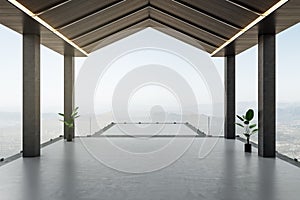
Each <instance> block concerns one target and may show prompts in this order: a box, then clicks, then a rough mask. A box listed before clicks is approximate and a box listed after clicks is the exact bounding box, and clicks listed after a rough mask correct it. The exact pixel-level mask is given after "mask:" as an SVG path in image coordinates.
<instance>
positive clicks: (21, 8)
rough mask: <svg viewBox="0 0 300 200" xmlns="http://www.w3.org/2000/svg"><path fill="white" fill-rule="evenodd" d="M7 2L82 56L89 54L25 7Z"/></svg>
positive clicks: (13, 0)
mask: <svg viewBox="0 0 300 200" xmlns="http://www.w3.org/2000/svg"><path fill="white" fill-rule="evenodd" d="M8 2H10V3H11V4H13V5H14V6H16V7H17V8H19V9H20V10H21V11H23V12H24V13H26V14H27V15H29V16H30V17H32V18H33V19H34V20H36V21H37V22H38V23H40V24H41V25H43V26H44V27H46V28H47V29H48V30H50V31H51V32H53V33H54V34H55V35H57V36H58V37H60V38H61V39H63V40H64V41H65V42H67V43H69V44H70V45H71V46H73V47H74V48H76V49H77V50H78V51H80V52H81V53H83V54H84V55H86V56H88V55H89V54H88V53H87V52H86V51H85V50H83V49H82V48H80V47H79V46H78V45H77V44H75V43H74V42H73V41H71V40H70V39H68V38H67V37H66V36H64V35H63V34H61V33H60V32H58V31H57V30H56V29H55V28H53V27H52V26H51V25H50V24H48V23H47V22H45V21H44V20H43V19H41V18H40V17H38V16H37V15H36V14H34V13H33V12H31V11H30V10H29V9H28V8H26V7H25V6H23V5H22V4H21V3H19V2H18V1H16V0H8Z"/></svg>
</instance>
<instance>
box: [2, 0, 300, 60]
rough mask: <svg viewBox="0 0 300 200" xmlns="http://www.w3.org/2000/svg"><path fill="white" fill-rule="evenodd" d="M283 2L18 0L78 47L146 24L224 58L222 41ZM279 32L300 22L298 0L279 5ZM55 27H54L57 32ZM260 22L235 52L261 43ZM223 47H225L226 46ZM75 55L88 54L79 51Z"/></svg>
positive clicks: (59, 43)
mask: <svg viewBox="0 0 300 200" xmlns="http://www.w3.org/2000/svg"><path fill="white" fill-rule="evenodd" d="M278 2H280V0H263V1H257V0H19V1H17V3H20V4H21V5H23V6H24V7H25V8H27V9H28V10H29V11H30V12H31V13H33V14H34V15H35V16H37V17H39V18H40V19H42V20H43V21H44V22H46V23H47V24H48V25H50V26H51V27H52V28H53V30H55V31H57V32H59V33H60V34H62V35H63V36H65V38H67V39H68V40H69V41H71V42H73V43H74V44H76V45H77V46H78V47H79V48H80V49H82V50H84V51H85V52H87V53H91V52H93V51H95V50H97V49H99V48H101V47H103V46H105V45H108V44H110V43H112V42H115V41H117V40H119V39H122V38H124V37H127V36H128V35H130V34H133V33H135V32H137V31H140V30H142V29H144V28H147V27H152V28H155V29H157V30H159V31H162V32H164V33H166V34H168V35H171V36H172V37H175V38H177V39H179V40H181V41H184V42H186V43H189V44H191V45H193V46H196V47H198V48H204V49H205V50H206V51H207V52H208V53H210V54H211V55H212V56H224V54H225V48H223V47H225V46H224V44H227V43H228V44H229V42H228V41H230V39H232V37H234V36H235V35H236V34H238V33H239V32H241V31H242V30H243V29H244V28H245V27H246V26H248V25H249V24H250V23H251V22H253V21H254V20H256V19H257V18H258V17H260V16H262V15H263V14H264V13H265V12H266V11H268V10H269V9H270V8H272V6H274V5H276V4H277V3H278ZM11 3H13V2H9V1H6V0H0V23H2V24H4V25H5V26H8V27H10V28H11V29H13V30H15V31H17V32H19V33H22V31H23V17H24V15H25V14H24V13H23V12H22V11H21V10H20V9H18V8H16V7H15V6H14V5H13V4H11ZM272 16H273V17H275V18H276V19H275V23H276V24H275V26H276V33H278V32H281V31H282V30H285V29H286V28H288V27H290V26H292V25H294V24H296V23H298V22H299V21H300V1H299V0H290V1H288V2H287V3H285V4H284V5H283V6H281V7H280V8H278V9H277V10H276V11H275V12H274V13H272ZM53 30H52V31H53ZM52 31H50V30H49V29H48V28H45V27H44V26H41V42H42V44H43V45H45V46H47V47H49V48H51V49H53V50H54V51H56V52H58V53H61V54H63V51H64V43H65V41H64V40H62V39H61V38H60V37H58V36H57V34H54V33H53V32H52ZM257 34H258V25H254V26H253V27H251V28H250V29H249V30H247V31H246V32H245V33H243V34H241V35H240V36H239V37H237V39H236V40H235V41H234V46H235V53H236V54H239V53H241V52H243V51H244V50H246V49H248V48H250V47H252V46H253V45H255V44H257ZM222 45H223V46H222ZM75 55H76V56H85V55H84V53H82V51H79V50H78V49H77V50H76V53H75Z"/></svg>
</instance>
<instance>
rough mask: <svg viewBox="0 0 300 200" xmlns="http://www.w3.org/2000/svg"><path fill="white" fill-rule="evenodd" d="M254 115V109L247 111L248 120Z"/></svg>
mask: <svg viewBox="0 0 300 200" xmlns="http://www.w3.org/2000/svg"><path fill="white" fill-rule="evenodd" d="M253 117H254V111H253V110H252V109H249V110H248V111H247V112H246V116H245V118H246V120H247V121H251V120H252V119H253Z"/></svg>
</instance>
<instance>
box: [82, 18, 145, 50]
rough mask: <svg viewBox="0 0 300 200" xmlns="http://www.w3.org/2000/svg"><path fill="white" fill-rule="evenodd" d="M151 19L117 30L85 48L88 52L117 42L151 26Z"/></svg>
mask: <svg viewBox="0 0 300 200" xmlns="http://www.w3.org/2000/svg"><path fill="white" fill-rule="evenodd" d="M149 21H150V20H145V21H142V22H140V23H137V24H135V25H133V26H130V27H129V28H126V29H124V30H123V31H120V32H117V33H115V34H112V35H110V36H108V37H106V38H104V39H100V40H98V41H96V42H94V43H92V44H90V45H87V46H86V47H85V48H84V50H86V51H87V52H93V51H96V50H98V49H100V48H103V47H105V46H107V45H110V44H112V43H114V42H117V41H118V40H121V39H124V38H126V37H128V36H130V35H132V34H134V33H136V32H139V31H141V30H143V29H145V28H147V27H149V26H150V23H149Z"/></svg>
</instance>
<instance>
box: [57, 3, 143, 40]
mask: <svg viewBox="0 0 300 200" xmlns="http://www.w3.org/2000/svg"><path fill="white" fill-rule="evenodd" d="M146 5H147V1H144V0H143V1H141V0H131V1H126V2H124V3H121V4H118V5H117V6H114V7H113V9H107V10H105V11H103V12H99V13H97V14H95V15H93V16H92V17H89V18H86V19H84V20H81V21H78V22H77V23H74V24H73V25H70V26H67V27H65V28H62V29H61V30H60V31H61V32H62V33H63V34H65V35H66V36H68V37H69V38H76V37H77V36H79V35H82V34H84V33H86V32H89V31H92V30H94V29H97V28H101V27H102V26H106V25H107V24H109V23H112V22H113V21H116V20H118V19H120V18H124V17H126V16H127V15H130V14H132V13H135V12H138V11H139V10H140V9H143V8H145V6H146ZM124 7H125V8H126V9H124Z"/></svg>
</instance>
